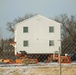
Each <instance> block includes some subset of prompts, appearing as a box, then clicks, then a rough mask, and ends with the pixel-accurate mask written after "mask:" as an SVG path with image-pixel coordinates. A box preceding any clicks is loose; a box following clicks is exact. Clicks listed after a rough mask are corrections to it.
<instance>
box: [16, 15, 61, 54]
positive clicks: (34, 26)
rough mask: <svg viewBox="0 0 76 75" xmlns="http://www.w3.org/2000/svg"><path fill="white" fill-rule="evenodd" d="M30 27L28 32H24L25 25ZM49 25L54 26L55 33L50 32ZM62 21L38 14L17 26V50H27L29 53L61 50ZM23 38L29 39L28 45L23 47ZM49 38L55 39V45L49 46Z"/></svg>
mask: <svg viewBox="0 0 76 75" xmlns="http://www.w3.org/2000/svg"><path fill="white" fill-rule="evenodd" d="M26 26H27V27H28V33H23V27H26ZM49 26H54V33H49ZM60 26H61V25H60V23H58V22H56V21H53V20H51V19H48V18H46V17H43V16H41V15H36V16H34V17H32V18H29V19H27V20H25V21H22V22H20V23H18V24H17V25H16V26H15V42H16V46H15V51H16V52H19V51H26V52H27V53H28V54H35V53H36V54H39V53H41V54H43V53H54V51H59V46H60V45H61V42H59V41H58V40H61V38H60V37H61V36H60ZM23 40H28V41H29V46H28V47H23ZM49 40H54V42H55V45H54V46H50V47H49Z"/></svg>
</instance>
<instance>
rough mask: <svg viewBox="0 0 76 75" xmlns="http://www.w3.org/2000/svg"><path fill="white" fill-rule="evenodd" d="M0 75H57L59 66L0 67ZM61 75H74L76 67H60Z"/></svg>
mask: <svg viewBox="0 0 76 75" xmlns="http://www.w3.org/2000/svg"><path fill="white" fill-rule="evenodd" d="M0 75H59V66H56V67H55V66H54V67H53V66H48V67H46V66H39V67H38V66H36V67H28V66H25V67H0ZM62 75H76V65H73V66H62Z"/></svg>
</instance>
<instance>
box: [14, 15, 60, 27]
mask: <svg viewBox="0 0 76 75" xmlns="http://www.w3.org/2000/svg"><path fill="white" fill-rule="evenodd" d="M35 18H45V19H47V20H49V21H52V22H55V23H58V24H60V25H61V23H59V22H56V21H54V20H52V19H49V18H47V17H44V16H42V15H39V14H38V15H35V16H33V17H30V18H28V19H26V20H24V21H22V22H19V23H17V24H16V25H15V26H17V25H18V24H20V23H23V22H26V21H29V20H31V19H35Z"/></svg>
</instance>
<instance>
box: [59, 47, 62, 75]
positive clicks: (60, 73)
mask: <svg viewBox="0 0 76 75" xmlns="http://www.w3.org/2000/svg"><path fill="white" fill-rule="evenodd" d="M59 75H62V72H61V47H59Z"/></svg>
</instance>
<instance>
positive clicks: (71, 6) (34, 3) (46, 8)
mask: <svg viewBox="0 0 76 75" xmlns="http://www.w3.org/2000/svg"><path fill="white" fill-rule="evenodd" d="M27 13H29V14H30V13H33V14H41V15H43V16H46V17H48V18H49V17H52V18H53V17H55V16H58V15H60V14H65V13H67V14H68V15H76V0H0V31H1V32H2V36H3V38H10V36H11V35H12V34H11V33H10V32H9V31H7V30H6V23H7V22H9V21H10V22H12V21H13V20H14V19H15V18H18V16H20V17H22V16H24V15H25V14H27Z"/></svg>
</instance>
